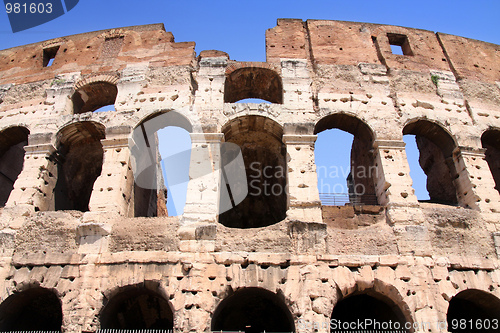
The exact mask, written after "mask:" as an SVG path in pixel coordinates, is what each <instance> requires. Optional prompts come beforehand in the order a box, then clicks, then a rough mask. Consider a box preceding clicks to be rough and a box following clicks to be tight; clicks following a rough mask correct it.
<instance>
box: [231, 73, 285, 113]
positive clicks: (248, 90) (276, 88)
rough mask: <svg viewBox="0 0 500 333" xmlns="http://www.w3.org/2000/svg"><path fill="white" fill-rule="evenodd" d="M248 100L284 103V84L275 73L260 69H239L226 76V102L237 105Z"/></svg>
mask: <svg viewBox="0 0 500 333" xmlns="http://www.w3.org/2000/svg"><path fill="white" fill-rule="evenodd" d="M246 98H258V99H263V100H266V101H268V102H271V103H277V104H282V103H283V84H282V83H281V78H280V76H279V75H278V73H276V72H275V71H273V70H271V69H267V68H260V67H245V68H239V69H237V70H235V71H233V72H231V73H230V74H228V75H226V82H225V84H224V102H225V103H236V102H238V101H239V100H242V99H246Z"/></svg>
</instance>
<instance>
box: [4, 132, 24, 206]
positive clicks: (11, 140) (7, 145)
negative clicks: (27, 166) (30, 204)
mask: <svg viewBox="0 0 500 333" xmlns="http://www.w3.org/2000/svg"><path fill="white" fill-rule="evenodd" d="M28 135H29V131H28V129H27V128H25V127H9V128H7V129H5V130H3V131H2V132H0V207H4V206H5V204H6V203H7V200H8V199H9V196H10V192H12V189H13V188H14V182H15V181H16V179H17V177H18V176H19V174H20V173H21V171H22V170H23V165H24V146H26V145H27V144H28Z"/></svg>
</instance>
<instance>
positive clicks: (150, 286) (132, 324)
mask: <svg viewBox="0 0 500 333" xmlns="http://www.w3.org/2000/svg"><path fill="white" fill-rule="evenodd" d="M162 291H163V290H162V289H161V288H159V285H158V284H156V283H141V284H136V285H127V286H122V287H117V288H114V289H113V290H111V291H110V292H108V293H106V295H105V297H104V300H103V307H102V309H101V311H100V313H99V319H100V324H101V329H162V330H172V329H173V324H174V318H173V317H174V316H173V307H172V305H171V303H170V302H169V301H168V298H167V297H165V295H164V293H163V292H162Z"/></svg>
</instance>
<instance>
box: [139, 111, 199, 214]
mask: <svg viewBox="0 0 500 333" xmlns="http://www.w3.org/2000/svg"><path fill="white" fill-rule="evenodd" d="M168 126H174V127H179V128H182V129H184V130H186V131H187V132H188V133H193V125H192V124H191V121H190V120H189V119H188V118H187V117H186V116H185V115H183V114H181V113H179V112H177V111H169V110H161V111H157V112H154V113H151V114H148V115H147V116H145V117H143V118H142V120H141V121H140V122H139V123H138V124H137V126H136V127H135V128H134V130H133V131H132V135H131V142H132V144H131V146H130V153H131V161H132V163H131V164H132V170H133V173H134V181H135V182H134V203H133V205H134V216H136V217H139V216H142V217H153V216H158V215H162V214H163V212H166V203H165V202H166V197H167V193H166V187H165V185H164V181H163V174H162V172H161V165H160V163H161V159H160V157H161V156H160V153H159V140H158V136H157V132H158V131H159V130H161V129H163V128H165V127H168ZM182 154H190V151H187V152H183V153H182Z"/></svg>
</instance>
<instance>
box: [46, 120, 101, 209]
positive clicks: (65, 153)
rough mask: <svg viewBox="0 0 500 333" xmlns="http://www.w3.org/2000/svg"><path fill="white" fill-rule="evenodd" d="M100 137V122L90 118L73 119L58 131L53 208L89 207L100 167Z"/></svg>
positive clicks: (99, 173)
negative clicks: (82, 119)
mask: <svg viewBox="0 0 500 333" xmlns="http://www.w3.org/2000/svg"><path fill="white" fill-rule="evenodd" d="M104 138H105V127H104V125H102V124H100V123H97V122H93V121H80V122H73V123H71V124H68V125H66V126H64V127H63V128H61V129H60V130H59V131H58V133H57V135H56V149H57V152H56V154H55V155H54V158H55V161H56V163H57V183H56V186H55V188H54V208H55V210H80V211H83V212H85V211H88V210H89V202H90V196H91V194H92V190H93V186H94V182H95V181H96V179H97V177H99V176H100V175H101V171H102V163H103V158H104V150H103V147H102V144H101V140H102V139H104Z"/></svg>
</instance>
